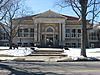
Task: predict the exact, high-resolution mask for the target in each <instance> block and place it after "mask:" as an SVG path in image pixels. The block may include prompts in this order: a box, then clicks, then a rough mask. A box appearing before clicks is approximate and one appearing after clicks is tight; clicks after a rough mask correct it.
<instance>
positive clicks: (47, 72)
mask: <svg viewBox="0 0 100 75" xmlns="http://www.w3.org/2000/svg"><path fill="white" fill-rule="evenodd" d="M0 75H100V62H15V61H9V62H7V61H5V62H0Z"/></svg>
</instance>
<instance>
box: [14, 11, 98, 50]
mask: <svg viewBox="0 0 100 75" xmlns="http://www.w3.org/2000/svg"><path fill="white" fill-rule="evenodd" d="M19 19H20V20H22V21H21V23H20V25H19V26H18V27H17V29H16V30H18V34H17V35H16V37H15V38H14V40H13V43H15V44H17V45H18V46H41V47H49V46H52V47H58V46H67V47H72V48H79V47H80V46H81V27H82V26H81V22H80V21H79V18H76V17H72V16H67V15H63V14H59V13H56V12H54V11H51V10H48V11H46V12H43V13H40V14H36V15H32V16H25V17H22V18H17V19H14V21H13V24H14V25H16V21H17V20H19ZM87 27H88V28H89V27H91V25H90V24H89V23H88V25H87ZM95 29H96V30H97V28H95ZM92 31H95V30H93V29H92V30H88V31H87V32H88V43H89V47H94V46H93V44H95V43H98V41H99V40H98V34H96V35H95V37H96V40H95V39H94V40H93V39H91V37H94V36H92V35H91V34H92ZM94 42H95V43H94Z"/></svg>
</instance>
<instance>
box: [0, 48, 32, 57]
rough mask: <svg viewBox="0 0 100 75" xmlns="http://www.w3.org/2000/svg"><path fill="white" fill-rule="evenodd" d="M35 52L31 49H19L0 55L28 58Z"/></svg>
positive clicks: (3, 52)
mask: <svg viewBox="0 0 100 75" xmlns="http://www.w3.org/2000/svg"><path fill="white" fill-rule="evenodd" d="M32 52H33V50H31V49H30V48H19V49H9V50H2V51H0V54H3V55H11V56H26V55H30V54H31V53H32Z"/></svg>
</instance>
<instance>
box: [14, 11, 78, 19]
mask: <svg viewBox="0 0 100 75" xmlns="http://www.w3.org/2000/svg"><path fill="white" fill-rule="evenodd" d="M33 17H35V18H65V19H67V20H79V18H77V17H73V16H67V15H63V14H59V13H56V12H54V11H51V10H48V11H46V12H43V13H39V14H35V15H31V16H24V17H20V18H15V19H14V20H18V19H23V20H33Z"/></svg>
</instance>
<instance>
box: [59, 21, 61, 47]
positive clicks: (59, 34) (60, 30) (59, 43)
mask: <svg viewBox="0 0 100 75" xmlns="http://www.w3.org/2000/svg"><path fill="white" fill-rule="evenodd" d="M59 45H61V23H59Z"/></svg>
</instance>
